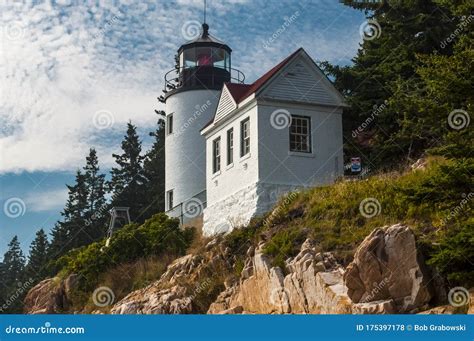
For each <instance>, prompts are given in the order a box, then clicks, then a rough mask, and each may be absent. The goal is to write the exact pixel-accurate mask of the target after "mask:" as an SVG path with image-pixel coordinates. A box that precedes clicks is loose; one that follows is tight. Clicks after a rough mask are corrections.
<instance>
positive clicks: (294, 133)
mask: <svg viewBox="0 0 474 341" xmlns="http://www.w3.org/2000/svg"><path fill="white" fill-rule="evenodd" d="M303 122H306V125H305V124H303ZM292 137H295V138H299V140H300V141H302V140H303V139H304V138H305V139H306V145H305V146H303V145H302V143H301V142H300V143H299V145H300V146H299V147H298V143H297V142H296V144H295V145H294V143H293V140H292ZM311 137H312V136H311V117H310V116H301V115H291V125H290V128H289V141H288V142H289V144H288V148H289V150H290V152H291V153H305V154H311V153H312V152H313V151H312V150H313V148H312V138H311Z"/></svg>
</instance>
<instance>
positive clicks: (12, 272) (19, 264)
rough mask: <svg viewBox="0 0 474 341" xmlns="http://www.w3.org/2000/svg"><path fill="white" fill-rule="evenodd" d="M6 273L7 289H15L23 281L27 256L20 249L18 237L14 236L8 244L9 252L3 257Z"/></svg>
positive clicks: (5, 282)
mask: <svg viewBox="0 0 474 341" xmlns="http://www.w3.org/2000/svg"><path fill="white" fill-rule="evenodd" d="M3 265H4V271H5V278H4V284H5V286H6V287H7V288H10V289H11V288H13V287H14V286H16V285H17V284H18V283H21V281H22V280H23V270H24V269H25V256H24V255H23V251H21V248H20V242H19V241H18V237H17V236H14V237H13V239H12V240H11V241H10V243H9V244H8V250H7V252H6V253H5V255H4V256H3Z"/></svg>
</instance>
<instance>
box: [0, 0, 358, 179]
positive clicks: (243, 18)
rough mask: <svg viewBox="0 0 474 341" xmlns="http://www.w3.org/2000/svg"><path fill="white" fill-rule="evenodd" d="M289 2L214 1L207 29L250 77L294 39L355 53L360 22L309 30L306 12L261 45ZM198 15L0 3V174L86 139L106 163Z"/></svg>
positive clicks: (183, 9)
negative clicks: (106, 121) (104, 119)
mask: <svg viewBox="0 0 474 341" xmlns="http://www.w3.org/2000/svg"><path fill="white" fill-rule="evenodd" d="M328 3H329V2H328ZM328 3H326V4H328ZM308 4H311V6H320V3H317V4H312V3H311V2H308ZM295 6H296V5H295V3H293V2H288V3H286V2H282V3H280V2H278V3H276V2H275V3H274V5H272V6H268V4H267V3H266V2H264V1H261V2H258V1H257V2H254V1H252V2H249V1H247V0H229V1H222V2H219V1H213V2H210V6H209V10H208V13H209V20H208V21H209V22H210V25H211V33H213V34H215V35H216V36H218V37H219V38H221V39H224V40H225V41H227V42H229V44H230V45H231V47H232V48H233V49H234V55H233V65H235V66H238V67H239V68H240V69H241V71H243V72H244V73H245V74H246V76H247V79H249V80H252V79H255V78H256V77H257V76H259V75H261V74H263V73H264V72H265V71H266V70H267V69H268V68H270V67H271V66H273V65H274V64H275V63H276V62H278V61H279V60H281V59H282V58H284V57H285V56H286V55H288V54H289V53H291V52H293V51H294V50H295V49H296V48H298V47H300V46H304V47H305V48H306V49H307V50H308V52H309V53H310V54H311V55H312V56H313V57H317V58H319V59H331V58H332V59H334V60H335V61H337V59H338V58H339V57H342V56H345V55H346V54H347V55H350V54H351V52H352V54H354V53H355V51H356V50H357V46H356V45H357V41H358V38H359V37H358V34H357V27H358V24H357V25H355V26H357V27H356V31H355V35H352V33H351V34H347V33H348V32H346V31H347V28H344V27H343V28H342V33H341V29H339V35H338V31H337V29H335V28H334V26H332V27H329V28H328V30H329V31H328V32H327V34H325V33H322V34H320V35H316V34H315V27H314V25H313V23H317V22H319V21H318V19H317V18H315V17H314V15H308V14H307V13H306V12H305V11H302V15H301V17H299V18H298V19H297V21H296V22H295V23H294V24H293V25H292V26H291V27H289V28H288V32H286V33H284V34H282V35H281V37H280V38H279V39H278V40H277V41H276V42H275V43H274V44H273V45H272V46H271V47H270V48H269V49H264V48H263V47H262V43H263V41H264V40H265V39H267V38H268V37H269V35H271V34H272V32H274V31H275V30H276V29H277V28H278V25H281V23H282V22H283V19H282V18H283V17H284V16H285V15H286V16H287V15H291V13H293V12H294V8H293V7H295ZM325 6H326V7H324V8H329V9H332V10H333V12H331V15H333V16H334V20H337V16H338V15H339V14H338V12H337V10H334V9H333V7H334V6H336V7H337V8H340V7H341V6H340V5H338V4H336V5H325ZM331 6H332V7H331ZM290 7H291V8H290ZM315 14H318V15H320V16H324V13H319V12H318V13H316V12H315ZM201 18H202V2H201V1H191V2H189V1H184V0H177V2H175V3H169V2H158V3H157V2H154V1H146V2H135V1H132V0H121V1H119V2H117V1H112V0H104V1H99V2H93V3H92V2H85V1H84V2H80V1H72V0H62V1H61V2H60V3H59V5H54V6H53V5H51V4H49V3H48V2H45V3H41V4H33V3H32V2H27V3H26V2H8V3H7V4H5V3H3V2H2V3H1V4H0V22H1V23H2V26H1V27H0V174H1V173H6V172H21V171H30V172H33V171H62V170H68V171H70V170H74V169H76V168H77V167H79V166H80V165H81V164H82V163H83V159H84V156H85V155H86V153H87V150H88V149H89V148H90V147H91V146H94V147H96V148H97V149H98V152H99V155H100V156H101V157H102V159H101V164H102V166H104V167H108V166H110V165H111V162H112V159H111V157H110V155H111V153H112V152H115V151H117V148H119V141H118V140H113V141H112V140H111V136H115V137H117V136H118V138H120V137H121V136H122V134H123V132H124V127H125V123H126V122H127V121H128V120H130V119H131V120H132V121H133V123H135V124H137V125H139V126H140V127H142V128H147V129H153V127H154V124H155V122H156V115H154V114H153V109H155V108H158V107H161V104H158V102H157V100H156V97H157V96H159V95H160V94H161V89H162V84H163V75H164V73H165V72H166V71H168V70H170V69H171V68H172V67H173V57H174V54H175V53H176V49H177V48H178V46H179V45H180V44H181V43H182V42H183V41H184V40H185V39H184V38H183V37H182V36H181V27H182V25H183V24H184V23H185V22H186V21H188V20H201ZM344 24H345V23H344ZM328 26H330V25H328ZM339 26H340V25H339ZM331 30H335V31H334V32H333V31H331ZM321 31H322V30H321ZM295 37H297V39H295ZM354 37H355V38H354ZM341 46H344V48H343V49H341ZM256 60H258V62H256ZM101 110H105V111H108V112H110V113H112V115H113V125H112V126H111V127H110V128H108V129H102V130H101V129H97V128H96V127H95V126H94V121H93V119H94V115H95V113H96V112H97V111H101ZM104 163H105V164H104Z"/></svg>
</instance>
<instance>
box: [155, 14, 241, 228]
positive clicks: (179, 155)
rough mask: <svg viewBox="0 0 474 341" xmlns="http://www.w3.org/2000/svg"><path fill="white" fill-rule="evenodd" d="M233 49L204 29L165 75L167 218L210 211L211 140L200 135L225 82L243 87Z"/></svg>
mask: <svg viewBox="0 0 474 341" xmlns="http://www.w3.org/2000/svg"><path fill="white" fill-rule="evenodd" d="M231 53H232V50H231V48H230V47H229V46H228V45H227V44H226V43H224V42H222V41H220V40H219V39H217V38H215V37H213V36H212V35H211V34H210V33H209V25H207V24H206V23H204V24H202V30H201V32H200V34H199V36H198V37H197V38H195V39H193V40H191V41H188V42H186V43H184V44H183V45H182V46H181V47H180V48H179V49H178V53H177V57H176V65H175V68H174V69H173V70H171V71H169V72H168V73H166V75H165V88H164V90H163V92H164V95H163V96H161V97H160V100H161V101H162V102H164V103H165V113H166V128H165V129H166V151H165V159H166V174H165V189H166V193H165V196H166V198H165V202H166V210H167V213H168V215H170V216H172V217H179V218H181V221H182V222H184V221H185V220H189V218H194V217H197V216H198V215H200V214H201V213H202V210H203V209H204V208H205V206H206V201H207V200H206V141H205V137H204V136H202V135H201V133H200V131H201V129H203V128H204V127H205V126H206V125H207V124H208V123H209V122H210V121H211V120H212V119H213V117H214V113H215V111H216V107H217V105H218V102H219V98H220V95H221V91H222V88H223V85H224V83H243V82H244V75H243V74H242V73H241V72H240V71H238V70H235V69H232V67H231V65H232V64H231Z"/></svg>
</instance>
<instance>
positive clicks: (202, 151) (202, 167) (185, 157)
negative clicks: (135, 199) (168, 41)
mask: <svg viewBox="0 0 474 341" xmlns="http://www.w3.org/2000/svg"><path fill="white" fill-rule="evenodd" d="M219 95H220V91H217V90H192V91H183V92H179V93H176V94H173V95H171V96H170V97H168V98H167V99H166V109H165V112H166V116H169V115H173V133H172V134H168V127H166V147H165V159H166V172H165V188H166V192H168V191H170V190H173V196H174V200H173V203H174V206H177V205H179V204H181V203H183V202H185V201H186V200H189V199H190V198H192V197H193V196H195V195H197V194H198V193H200V192H202V191H204V190H205V189H206V140H205V138H204V136H202V135H201V132H200V130H201V129H202V128H203V127H204V126H205V125H206V124H207V123H208V122H209V121H210V120H211V119H212V117H213V115H214V112H215V110H216V107H217V103H218V101H219ZM167 200H168V198H166V209H169V206H168V202H167Z"/></svg>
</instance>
